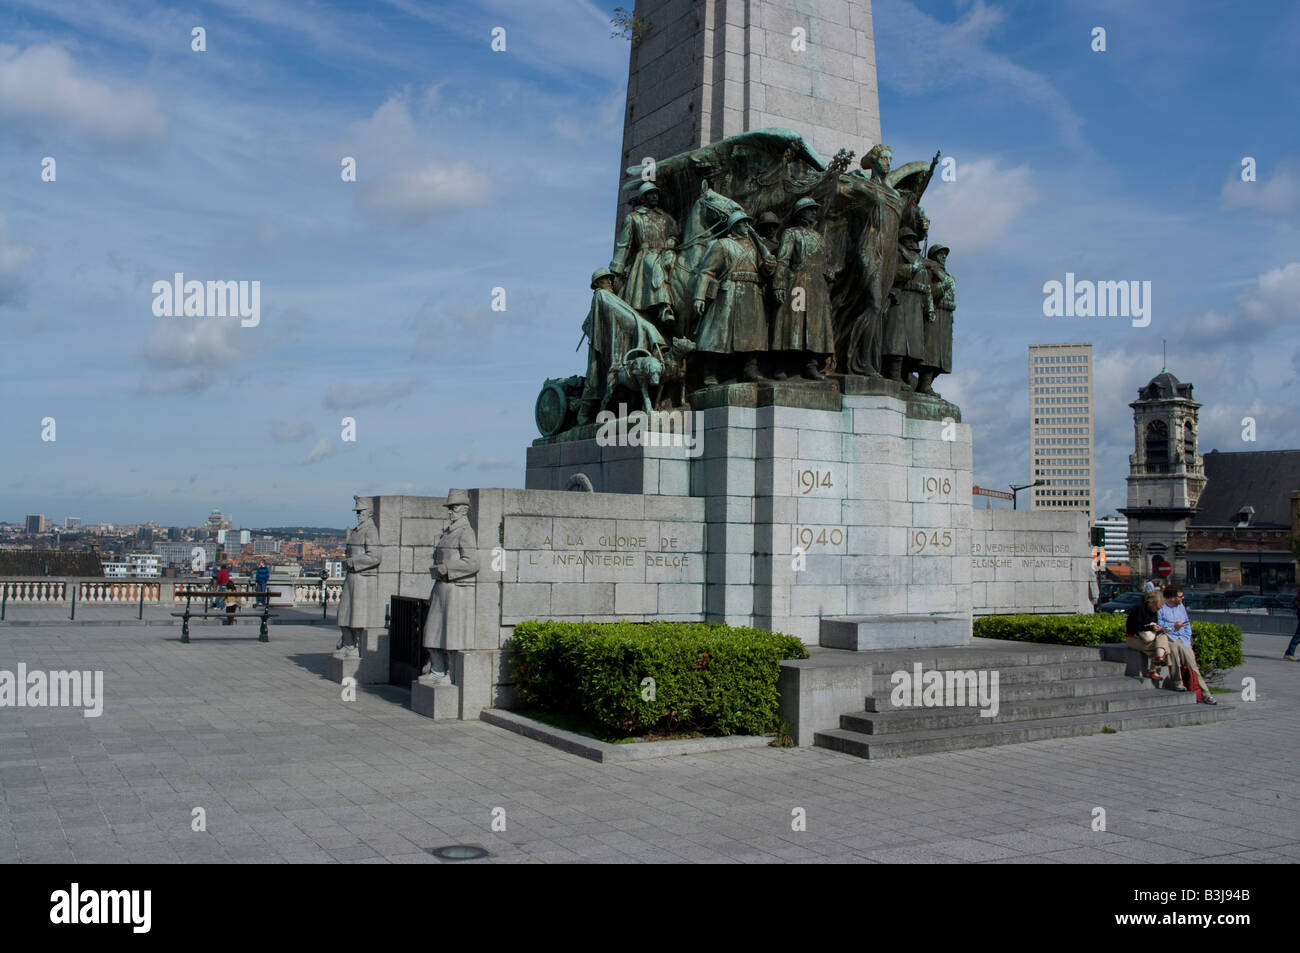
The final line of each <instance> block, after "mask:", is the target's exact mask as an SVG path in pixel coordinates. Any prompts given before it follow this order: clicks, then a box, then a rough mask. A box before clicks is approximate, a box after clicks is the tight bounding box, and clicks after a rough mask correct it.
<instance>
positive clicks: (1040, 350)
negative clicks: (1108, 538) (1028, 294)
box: [1029, 344, 1093, 519]
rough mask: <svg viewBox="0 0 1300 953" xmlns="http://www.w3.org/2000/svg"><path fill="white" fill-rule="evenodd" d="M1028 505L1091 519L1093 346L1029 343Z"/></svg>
mask: <svg viewBox="0 0 1300 953" xmlns="http://www.w3.org/2000/svg"><path fill="white" fill-rule="evenodd" d="M1029 454H1030V458H1031V460H1032V466H1031V474H1030V476H1031V479H1032V480H1033V481H1038V480H1042V481H1043V484H1042V485H1041V486H1035V487H1033V488H1032V493H1033V495H1032V496H1031V497H1030V499H1031V508H1032V509H1035V510H1040V509H1058V510H1059V509H1074V510H1081V511H1083V512H1084V513H1085V514H1087V516H1088V518H1089V519H1091V518H1092V512H1093V494H1092V484H1093V459H1092V345H1091V344H1035V345H1032V346H1031V347H1030V348H1029Z"/></svg>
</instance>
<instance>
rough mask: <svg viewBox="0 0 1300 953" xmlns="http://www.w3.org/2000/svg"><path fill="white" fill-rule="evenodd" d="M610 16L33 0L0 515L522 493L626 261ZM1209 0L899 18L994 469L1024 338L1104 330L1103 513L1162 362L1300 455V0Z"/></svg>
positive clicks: (1117, 495) (321, 521)
mask: <svg viewBox="0 0 1300 953" xmlns="http://www.w3.org/2000/svg"><path fill="white" fill-rule="evenodd" d="M614 6H615V4H613V3H609V4H605V3H589V2H583V0H566V2H562V3H558V4H557V5H556V7H554V8H549V7H548V8H547V9H535V8H533V7H531V6H530V5H520V4H510V3H505V2H498V0H483V2H479V3H476V4H471V5H466V6H464V7H456V8H454V9H453V8H451V7H446V6H441V5H436V4H433V5H428V6H413V5H411V4H408V3H405V2H399V0H390V2H388V3H384V4H381V5H379V6H378V7H376V8H375V10H376V12H375V14H374V15H370V16H366V17H360V16H358V15H357V11H358V9H359V8H357V7H355V6H352V5H348V4H325V5H320V6H316V7H313V8H311V9H310V10H303V11H296V12H295V13H294V15H293V17H291V18H290V17H285V16H282V15H280V14H278V13H275V12H273V11H256V10H252V9H232V8H230V7H227V6H224V5H223V6H216V7H204V8H202V15H201V19H202V20H203V21H204V24H203V25H204V27H205V29H206V31H207V48H206V50H205V51H204V52H201V53H200V52H195V51H193V50H192V49H191V45H190V31H191V28H192V27H193V26H194V24H192V23H190V22H189V20H190V19H192V17H191V16H190V15H189V14H181V13H179V12H177V11H174V10H171V9H169V8H168V7H166V6H165V5H162V4H143V5H142V6H141V7H140V9H139V11H138V13H137V14H135V15H133V17H132V18H131V19H130V20H127V19H125V18H122V17H121V16H119V15H118V13H117V12H116V11H115V10H114V9H113V7H112V5H110V4H103V3H96V2H71V0H48V2H47V0H41V2H36V0H18V2H15V3H10V4H9V5H7V6H6V7H5V8H4V9H3V10H0V32H3V34H4V35H5V37H6V43H5V44H4V45H0V128H2V129H3V130H4V135H3V136H2V137H0V208H2V209H3V221H2V222H0V319H2V320H3V322H4V323H3V326H4V328H5V332H4V333H5V340H6V348H5V352H6V356H7V357H8V360H7V361H6V362H5V363H4V366H3V374H2V375H0V405H2V406H3V407H4V411H3V413H0V441H3V445H4V446H5V447H6V451H7V453H6V455H7V457H8V458H9V459H10V460H11V461H12V462H11V463H10V465H9V466H8V467H6V469H5V473H4V477H5V478H4V479H3V480H0V510H3V511H5V512H9V513H12V514H14V515H15V516H21V515H23V514H31V513H46V514H52V515H54V516H55V517H56V518H57V515H58V514H61V513H64V512H67V513H75V514H78V515H80V516H82V518H83V519H91V518H95V517H89V516H87V515H86V514H111V518H112V519H114V520H117V521H121V522H140V521H143V520H145V519H154V520H157V521H159V522H161V523H168V524H176V523H180V522H184V521H187V520H188V519H190V518H191V517H189V516H187V515H185V514H190V513H193V512H194V511H195V510H196V509H197V510H200V511H201V510H202V509H206V508H210V507H211V506H214V505H219V506H222V507H223V508H227V507H228V508H230V509H231V510H233V511H238V512H240V513H241V514H245V516H244V517H243V518H246V519H247V520H248V525H317V526H340V525H343V526H346V525H350V524H351V517H350V506H351V497H352V495H353V494H354V493H361V494H402V493H412V494H442V493H445V492H446V491H447V489H448V488H449V487H498V486H506V487H517V486H521V485H522V483H523V477H524V450H525V447H527V446H528V444H529V443H531V441H532V440H533V438H534V437H535V436H536V432H535V428H534V426H533V420H532V416H533V415H532V408H533V404H534V401H535V399H536V396H537V392H538V390H539V389H540V387H541V384H542V382H543V380H544V379H546V378H548V377H555V376H561V375H564V374H572V373H579V372H580V371H581V370H582V368H581V366H580V363H581V361H580V358H579V357H577V356H575V355H574V354H573V351H572V348H573V343H574V342H576V341H577V338H578V335H579V331H578V328H579V326H580V324H581V321H582V316H583V315H584V314H585V313H586V310H587V307H588V303H589V294H590V292H589V288H588V283H589V276H590V274H591V272H592V270H593V269H594V268H596V267H599V266H601V265H603V264H605V263H606V262H607V261H608V259H609V255H610V252H611V237H612V236H611V235H610V227H609V226H610V222H611V220H612V217H613V213H614V211H615V201H616V197H615V187H616V184H617V183H616V180H615V179H614V177H613V175H612V173H611V171H610V170H611V169H613V168H617V167H618V166H619V152H620V146H621V137H622V127H623V116H622V106H623V97H624V90H625V88H626V82H627V64H628V47H627V43H626V41H624V40H621V39H617V38H612V37H611V36H610V33H611V29H610V23H609V20H610V17H611V16H612V13H613V9H614ZM1188 9H1189V13H1188V15H1187V16H1184V17H1179V18H1177V19H1174V20H1170V19H1168V18H1166V17H1162V16H1160V15H1158V13H1156V12H1155V11H1149V10H1145V9H1130V5H1126V4H1121V3H1110V4H1101V5H1096V4H1090V5H1088V6H1087V7H1086V8H1085V7H1083V6H1082V5H1078V4H1068V5H1067V6H1066V7H1065V8H1064V9H1053V10H1041V9H1038V8H1036V7H1033V6H1030V7H1016V6H1011V5H998V4H985V3H964V2H962V3H949V2H925V3H919V2H918V3H911V2H906V0H880V2H877V3H875V4H874V5H873V19H874V24H875V40H876V49H877V72H878V78H879V95H880V116H881V122H882V127H883V138H884V140H885V141H886V142H887V143H888V144H890V145H891V146H892V147H893V150H894V155H895V158H896V162H897V163H898V164H901V163H903V162H905V161H909V160H913V159H919V158H928V157H930V156H931V155H933V153H934V151H935V150H936V149H942V150H943V154H944V156H945V157H948V158H951V159H953V160H954V161H955V163H956V167H955V168H956V174H955V177H954V178H953V179H952V180H951V181H947V180H944V179H943V178H942V177H941V176H940V175H936V176H935V178H934V181H933V183H932V185H931V187H930V189H929V191H928V192H927V194H926V196H925V205H926V208H927V211H928V213H929V215H930V217H931V219H932V221H933V222H934V223H935V226H934V234H933V235H932V240H933V241H939V242H943V243H944V244H946V245H949V246H950V247H951V249H952V253H951V257H950V260H949V266H950V268H951V273H952V274H953V276H954V277H955V279H956V282H957V291H956V295H957V309H956V318H955V328H956V332H955V333H956V341H955V347H954V353H955V357H954V370H955V373H954V374H953V375H951V376H948V377H942V378H940V379H939V380H938V381H937V383H936V389H937V390H939V392H940V393H942V394H943V396H944V397H945V398H948V399H950V400H952V401H953V402H954V403H956V404H957V405H959V406H960V407H961V408H962V410H963V419H964V420H965V421H966V422H968V423H970V424H971V425H972V427H973V428H974V480H975V482H976V483H978V484H980V485H983V486H992V487H1002V486H1005V485H1006V484H1008V483H1012V482H1015V483H1022V482H1029V481H1032V476H1031V467H1032V464H1031V461H1030V445H1029V442H1028V441H1029V437H1028V429H1029V423H1028V413H1027V402H1026V401H1025V400H1024V396H1023V395H1024V392H1025V388H1026V387H1027V386H1029V384H1028V381H1027V380H1026V379H1025V377H1024V371H1023V367H1024V363H1023V354H1024V351H1023V350H1022V349H1023V348H1025V347H1027V346H1028V345H1030V344H1040V343H1050V342H1053V341H1088V342H1090V343H1092V345H1093V349H1094V382H1093V387H1094V393H1095V395H1096V410H1095V425H1096V431H1095V444H1094V447H1095V461H1096V482H1095V491H1096V492H1095V498H1094V501H1095V510H1094V512H1095V513H1096V514H1102V513H1110V512H1114V511H1115V510H1116V509H1118V507H1119V506H1121V505H1123V502H1124V492H1125V489H1124V487H1125V483H1124V478H1125V475H1126V473H1127V463H1128V460H1127V458H1128V454H1129V453H1130V452H1131V443H1132V435H1131V419H1130V415H1129V412H1128V406H1127V405H1128V403H1129V402H1130V401H1132V400H1133V398H1134V396H1135V395H1136V393H1137V389H1138V388H1139V387H1141V386H1142V385H1143V384H1145V383H1146V382H1147V381H1148V380H1150V379H1151V377H1153V376H1154V375H1155V374H1157V373H1159V372H1160V369H1161V367H1162V366H1164V365H1165V364H1167V366H1168V368H1169V370H1170V371H1171V372H1172V373H1174V374H1175V375H1176V376H1177V377H1178V378H1179V379H1180V380H1182V381H1186V382H1190V383H1192V384H1194V385H1195V386H1196V392H1197V395H1198V399H1199V400H1201V401H1202V403H1203V404H1204V411H1203V412H1202V418H1201V446H1202V449H1203V452H1209V451H1210V450H1213V449H1219V450H1222V451H1238V450H1266V449H1283V448H1289V447H1295V446H1300V429H1298V428H1300V424H1298V423H1297V416H1296V414H1295V413H1294V411H1293V409H1292V407H1293V405H1294V398H1295V393H1296V392H1295V387H1296V378H1297V372H1298V370H1300V342H1297V340H1296V336H1295V332H1294V330H1293V329H1294V328H1295V326H1296V317H1297V305H1296V302H1297V301H1300V260H1298V259H1297V254H1296V252H1295V249H1296V248H1297V247H1300V241H1298V240H1297V225H1298V224H1300V131H1298V130H1297V129H1296V127H1295V124H1294V123H1284V122H1281V123H1280V122H1277V121H1276V119H1277V116H1276V113H1275V111H1274V109H1273V106H1272V101H1273V97H1268V96H1260V95H1259V91H1260V90H1266V89H1271V90H1286V89H1294V88H1295V75H1294V67H1293V66H1291V65H1290V63H1291V61H1292V60H1293V57H1292V56H1291V55H1290V54H1291V52H1292V51H1293V50H1294V49H1295V47H1296V46H1297V45H1298V44H1300V12H1297V10H1296V9H1294V8H1293V7H1291V6H1289V5H1286V4H1282V3H1264V4H1259V5H1251V6H1250V7H1248V8H1243V9H1240V10H1237V9H1234V10H1233V11H1232V14H1231V15H1230V16H1228V15H1225V14H1224V13H1223V10H1222V8H1220V7H1219V6H1218V5H1216V4H1213V3H1209V2H1203V3H1198V4H1194V5H1193V6H1192V7H1190V8H1188ZM1099 23H1101V24H1103V25H1104V26H1105V29H1106V31H1107V38H1108V42H1107V48H1106V49H1105V51H1097V50H1094V49H1093V48H1092V45H1093V43H1092V31H1093V29H1094V28H1096V27H1097V26H1098V24H1099ZM499 25H504V28H505V29H506V31H507V34H508V36H509V38H510V39H509V42H508V44H507V48H506V50H505V51H503V52H500V53H497V52H493V51H492V50H491V48H490V43H491V36H492V29H493V28H494V27H496V26H499ZM1224 61H1231V62H1235V63H1242V64H1249V66H1248V68H1243V69H1239V70H1233V71H1229V72H1225V71H1223V70H1222V69H1221V68H1219V64H1221V63H1222V62H1224ZM322 62H327V63H328V64H329V65H328V68H326V67H323V66H322V65H321V63H322ZM66 88H76V89H78V90H80V91H81V92H82V93H84V95H81V96H79V97H78V98H77V103H79V104H80V105H74V104H71V103H70V102H68V101H66V100H65V99H63V98H61V97H60V96H59V95H58V92H57V91H58V90H60V89H66ZM1134 88H1138V89H1140V90H1142V92H1143V95H1140V96H1135V95H1133V89H1134ZM87 104H89V105H87ZM1207 125H1212V126H1213V128H1214V129H1215V134H1214V135H1213V137H1207V136H1206V135H1205V129H1206V128H1207ZM521 143H523V144H527V147H528V148H526V149H523V150H521ZM843 145H844V146H845V147H846V148H850V149H853V150H854V151H855V152H857V153H858V154H861V153H862V152H864V151H865V150H866V148H867V147H868V145H870V144H869V143H865V142H846V143H843ZM1170 156H1177V157H1178V160H1177V161H1176V162H1171V161H1169V157H1170ZM47 157H50V158H54V159H55V160H57V179H56V180H55V181H43V180H42V177H41V176H42V161H43V160H44V159H45V158H47ZM344 157H352V158H354V159H355V160H356V168H357V181H355V182H347V181H344V180H343V179H342V178H341V176H340V162H341V160H342V159H343V158H344ZM1247 165H1248V166H1249V171H1250V174H1251V176H1252V178H1251V179H1250V180H1246V179H1245V178H1244V176H1245V175H1246V172H1247ZM1225 235H1231V236H1233V237H1232V240H1230V241H1229V240H1225V239H1224V236H1225ZM178 272H179V273H182V274H184V275H185V276H186V277H187V278H193V279H195V280H199V281H214V280H229V281H257V282H259V283H260V284H259V288H260V292H259V294H260V298H259V299H258V300H259V301H260V314H259V320H258V322H257V323H256V325H255V326H246V325H245V324H244V322H242V321H241V320H240V319H239V318H238V317H234V318H225V319H223V318H209V317H204V318H198V317H190V318H184V317H160V316H158V315H157V314H156V313H155V311H154V308H153V304H154V300H155V297H156V295H155V293H154V292H153V286H154V284H155V282H159V281H162V282H166V283H170V282H171V281H172V279H173V276H174V275H175V274H176V273H178ZM1076 279H1077V280H1078V281H1079V282H1080V283H1083V282H1098V283H1101V282H1128V281H1131V282H1134V283H1135V287H1142V288H1147V289H1148V293H1146V294H1144V295H1143V299H1142V300H1143V307H1144V308H1145V310H1146V311H1147V313H1146V314H1145V316H1143V317H1141V318H1139V317H1137V316H1135V317H1133V318H1131V319H1130V318H1126V317H1123V316H1116V317H1077V316H1076V317H1049V316H1048V314H1049V313H1050V309H1049V308H1048V305H1047V303H1046V301H1045V288H1046V286H1047V285H1048V284H1049V283H1052V282H1058V283H1064V284H1065V285H1067V286H1071V287H1073V285H1074V282H1075V281H1076ZM1147 283H1149V285H1148V284H1147ZM497 287H502V288H504V289H505V290H506V292H507V294H508V307H507V310H506V311H505V312H496V311H493V310H492V307H491V302H492V292H493V289H494V288H497ZM1073 310H1074V309H1070V310H1069V311H1067V312H1066V313H1070V312H1071V311H1073ZM1075 313H1078V312H1075ZM1143 322H1146V323H1145V324H1144V323H1143ZM1164 342H1167V353H1168V357H1167V360H1162V345H1163V344H1164ZM47 419H49V420H51V421H52V422H53V424H54V425H55V427H56V428H57V436H56V439H54V440H43V439H42V434H43V433H45V432H47V431H48V430H49V427H48V426H47V425H46V424H45V421H46V420H47ZM345 420H350V421H353V422H354V424H355V436H356V439H355V440H346V439H343V437H344V434H345V431H346V430H347V425H346V424H345ZM1246 420H1250V421H1251V422H1252V423H1251V427H1250V433H1251V436H1252V437H1253V438H1254V439H1253V440H1246V439H1243V434H1244V433H1245V432H1246V430H1247V427H1246V424H1245V423H1244V421H1246ZM706 439H707V435H706Z"/></svg>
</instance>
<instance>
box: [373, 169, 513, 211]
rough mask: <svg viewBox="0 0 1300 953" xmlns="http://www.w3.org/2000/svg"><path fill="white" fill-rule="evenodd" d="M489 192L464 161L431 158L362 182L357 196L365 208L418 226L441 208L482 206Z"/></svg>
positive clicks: (483, 178) (479, 174)
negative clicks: (371, 180)
mask: <svg viewBox="0 0 1300 953" xmlns="http://www.w3.org/2000/svg"><path fill="white" fill-rule="evenodd" d="M491 194H492V186H491V183H490V182H489V181H488V178H487V176H485V175H483V173H482V172H480V171H479V170H478V169H476V168H474V167H473V166H472V165H470V164H469V163H468V162H452V163H444V162H442V161H440V160H432V161H428V162H426V163H424V164H423V165H418V166H410V167H407V168H404V169H399V170H396V171H393V172H390V173H389V174H388V175H387V176H385V177H384V178H383V179H381V180H380V181H379V182H377V183H375V184H373V185H363V186H362V187H361V189H360V192H359V196H358V198H359V200H360V204H361V206H362V207H363V208H364V209H366V210H367V211H370V212H372V213H376V214H378V215H381V216H383V217H385V218H390V219H392V220H393V221H395V222H397V223H398V224H401V225H422V224H424V223H425V222H427V221H429V220H430V219H432V218H433V217H434V216H435V215H437V214H438V212H440V211H442V210H443V209H448V208H466V207H471V206H475V205H483V204H484V203H486V202H487V201H488V199H489V197H490V196H491Z"/></svg>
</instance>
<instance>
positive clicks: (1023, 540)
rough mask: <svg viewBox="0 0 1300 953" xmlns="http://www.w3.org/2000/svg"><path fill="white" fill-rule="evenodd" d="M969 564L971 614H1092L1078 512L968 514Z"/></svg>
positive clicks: (1088, 550)
mask: <svg viewBox="0 0 1300 953" xmlns="http://www.w3.org/2000/svg"><path fill="white" fill-rule="evenodd" d="M970 566H971V568H970V578H971V600H972V602H973V604H974V612H975V615H1005V614H1008V613H1016V612H1031V613H1073V612H1091V611H1092V603H1091V601H1090V600H1089V599H1088V577H1089V576H1090V575H1092V545H1091V543H1090V541H1089V538H1088V517H1087V516H1086V515H1084V514H1083V513H1072V512H1054V511H1050V510H1007V509H996V510H995V509H976V510H973V511H972V513H971V551H970Z"/></svg>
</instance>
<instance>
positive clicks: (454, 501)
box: [442, 490, 469, 507]
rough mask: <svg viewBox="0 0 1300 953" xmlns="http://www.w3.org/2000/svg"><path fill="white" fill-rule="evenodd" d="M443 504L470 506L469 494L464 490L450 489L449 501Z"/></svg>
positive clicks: (448, 493) (448, 492)
mask: <svg viewBox="0 0 1300 953" xmlns="http://www.w3.org/2000/svg"><path fill="white" fill-rule="evenodd" d="M442 505H443V506H448V507H450V506H469V494H468V493H466V492H465V491H464V490H448V491H447V502H446V503H443V504H442Z"/></svg>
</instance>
